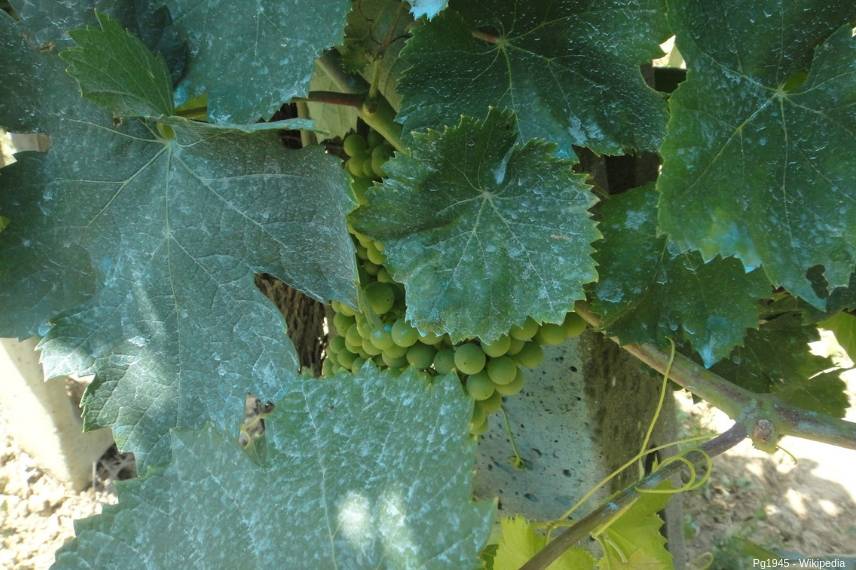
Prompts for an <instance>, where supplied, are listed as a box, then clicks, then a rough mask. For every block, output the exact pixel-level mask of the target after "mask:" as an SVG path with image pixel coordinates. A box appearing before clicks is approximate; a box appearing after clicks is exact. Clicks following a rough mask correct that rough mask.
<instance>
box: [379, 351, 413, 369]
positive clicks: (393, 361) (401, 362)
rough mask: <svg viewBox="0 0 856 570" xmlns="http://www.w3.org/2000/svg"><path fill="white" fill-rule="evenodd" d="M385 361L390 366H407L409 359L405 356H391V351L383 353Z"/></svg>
mask: <svg viewBox="0 0 856 570" xmlns="http://www.w3.org/2000/svg"><path fill="white" fill-rule="evenodd" d="M381 358H382V359H383V363H384V364H386V365H387V366H389V367H390V368H403V367H405V366H407V359H406V358H405V357H403V356H396V357H394V356H391V355H390V353H389V352H384V353H383V354H382V355H381Z"/></svg>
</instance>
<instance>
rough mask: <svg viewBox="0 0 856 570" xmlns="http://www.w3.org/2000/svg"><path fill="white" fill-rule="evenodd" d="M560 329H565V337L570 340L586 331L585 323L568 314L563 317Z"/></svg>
mask: <svg viewBox="0 0 856 570" xmlns="http://www.w3.org/2000/svg"><path fill="white" fill-rule="evenodd" d="M562 328H563V329H565V336H566V337H568V338H572V337H575V336H580V335H581V334H582V332H583V331H584V330H586V322H585V321H584V320H583V319H582V317H580V316H579V315H578V314H576V313H568V314H567V315H565V321H564V322H563V323H562Z"/></svg>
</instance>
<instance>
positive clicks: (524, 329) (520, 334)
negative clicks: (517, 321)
mask: <svg viewBox="0 0 856 570" xmlns="http://www.w3.org/2000/svg"><path fill="white" fill-rule="evenodd" d="M536 332H538V323H536V322H535V321H534V320H533V319H532V317H527V319H526V321H524V323H523V324H522V325H520V326H514V327H511V330H510V331H509V334H510V335H511V336H512V337H514V338H516V339H518V340H529V339H530V338H532V337H533V336H535V333H536Z"/></svg>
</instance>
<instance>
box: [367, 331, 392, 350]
mask: <svg viewBox="0 0 856 570" xmlns="http://www.w3.org/2000/svg"><path fill="white" fill-rule="evenodd" d="M369 338H371V341H372V344H373V345H375V346H376V347H378V348H379V349H381V350H387V349H389V348H390V347H392V346H394V345H395V343H394V342H392V335H391V334H390V333H389V332H388V331H385V330H383V329H375V330H373V331H372V332H371V334H370V335H369Z"/></svg>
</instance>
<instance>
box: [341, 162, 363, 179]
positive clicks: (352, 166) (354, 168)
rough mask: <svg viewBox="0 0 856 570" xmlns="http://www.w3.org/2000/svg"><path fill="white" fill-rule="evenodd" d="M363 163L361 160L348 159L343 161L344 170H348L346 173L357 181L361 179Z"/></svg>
mask: <svg viewBox="0 0 856 570" xmlns="http://www.w3.org/2000/svg"><path fill="white" fill-rule="evenodd" d="M363 162H364V160H363V159H362V158H349V159H348V160H346V161H345V168H347V169H348V172H349V173H350V174H351V176H353V177H354V178H357V179H362V178H363Z"/></svg>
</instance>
